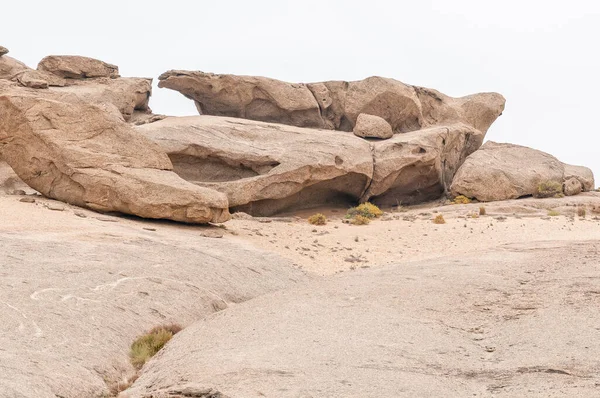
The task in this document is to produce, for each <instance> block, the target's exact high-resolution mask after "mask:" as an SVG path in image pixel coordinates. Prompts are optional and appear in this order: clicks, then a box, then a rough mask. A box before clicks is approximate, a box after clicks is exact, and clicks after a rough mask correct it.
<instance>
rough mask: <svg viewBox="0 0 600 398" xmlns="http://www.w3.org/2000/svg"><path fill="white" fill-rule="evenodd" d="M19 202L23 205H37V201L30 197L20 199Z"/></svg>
mask: <svg viewBox="0 0 600 398" xmlns="http://www.w3.org/2000/svg"><path fill="white" fill-rule="evenodd" d="M19 202H23V203H35V199H34V198H32V197H30V196H26V197H24V198H21V199H19Z"/></svg>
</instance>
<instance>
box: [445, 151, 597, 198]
mask: <svg viewBox="0 0 600 398" xmlns="http://www.w3.org/2000/svg"><path fill="white" fill-rule="evenodd" d="M571 178H574V179H575V180H577V181H579V182H580V183H581V186H580V189H581V191H588V190H590V187H593V185H594V178H593V174H592V172H591V170H589V169H588V168H586V167H581V166H571V165H566V164H564V163H562V162H561V161H560V160H558V159H557V158H555V157H554V156H552V155H550V154H548V153H545V152H542V151H539V150H536V149H532V148H528V147H524V146H520V145H514V144H506V143H496V142H492V141H489V142H486V143H485V144H484V145H483V146H482V147H481V148H480V149H479V150H477V151H476V152H475V153H473V154H472V155H471V156H469V157H468V158H467V159H466V161H465V162H464V164H463V165H462V166H461V167H460V169H459V170H458V172H457V173H456V176H455V177H454V179H453V181H452V187H451V192H452V194H453V195H464V196H467V197H469V198H476V199H478V200H480V201H485V202H487V201H495V200H507V199H516V198H520V197H523V196H530V195H536V194H537V193H538V190H539V187H540V186H541V185H540V184H545V185H548V184H550V185H555V186H558V187H562V186H563V183H564V182H565V180H569V179H571ZM574 182H575V181H574V180H571V181H570V182H569V184H568V185H567V192H565V193H566V194H570V195H573V194H576V193H578V192H577V191H578V190H579V188H577V187H576V186H574V185H576V184H574ZM559 191H560V190H559ZM559 193H560V192H559Z"/></svg>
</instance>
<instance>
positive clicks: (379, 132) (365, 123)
mask: <svg viewBox="0 0 600 398" xmlns="http://www.w3.org/2000/svg"><path fill="white" fill-rule="evenodd" d="M353 132H354V135H355V136H357V137H362V138H380V139H388V138H392V137H393V135H394V132H393V131H392V126H390V124H389V123H388V122H386V121H385V120H384V119H383V118H380V117H379V116H373V115H368V114H366V113H361V114H360V115H358V119H356V125H355V126H354V130H353Z"/></svg>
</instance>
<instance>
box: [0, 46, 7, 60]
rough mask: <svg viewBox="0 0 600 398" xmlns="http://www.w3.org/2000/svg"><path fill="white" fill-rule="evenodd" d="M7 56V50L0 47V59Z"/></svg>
mask: <svg viewBox="0 0 600 398" xmlns="http://www.w3.org/2000/svg"><path fill="white" fill-rule="evenodd" d="M6 54H8V48H6V47H3V46H0V57H1V56H3V55H6Z"/></svg>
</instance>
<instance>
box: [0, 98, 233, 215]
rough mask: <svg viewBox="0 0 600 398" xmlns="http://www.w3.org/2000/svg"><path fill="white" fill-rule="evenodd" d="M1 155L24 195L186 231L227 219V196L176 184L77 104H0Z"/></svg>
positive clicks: (160, 162)
mask: <svg viewBox="0 0 600 398" xmlns="http://www.w3.org/2000/svg"><path fill="white" fill-rule="evenodd" d="M81 120H85V123H81V122H80V121H81ZM0 153H1V155H2V158H3V159H4V160H5V161H6V162H7V163H8V164H9V165H10V166H11V167H12V168H13V170H14V171H15V173H16V174H17V175H18V176H19V177H20V178H21V179H22V180H23V181H24V182H25V183H27V184H28V185H29V186H30V187H32V188H34V189H35V190H37V191H38V192H40V193H42V194H44V195H45V196H47V197H50V198H54V199H58V200H61V201H63V202H67V203H71V204H74V205H77V206H82V207H87V208H90V209H93V210H97V211H102V212H121V213H127V214H133V215H137V216H140V217H144V218H164V219H170V220H174V221H182V222H188V223H207V222H211V221H212V222H222V221H226V220H227V219H228V218H229V212H228V210H227V208H228V203H227V198H226V197H225V195H223V194H221V193H219V192H216V191H214V190H211V189H207V188H202V187H198V186H196V185H193V184H190V183H188V182H186V181H184V180H182V179H181V178H179V177H178V176H177V174H175V173H173V172H172V164H171V162H170V160H169V158H168V157H167V156H166V155H165V154H164V153H163V152H162V151H161V150H160V149H159V148H158V146H156V145H155V144H153V143H152V142H151V141H149V140H147V139H145V138H144V137H141V136H139V135H138V134H136V133H135V132H134V131H133V130H132V127H130V126H129V125H127V124H126V123H125V122H123V121H122V120H121V119H120V118H119V117H117V116H116V115H114V114H110V113H107V112H104V111H103V110H102V109H100V108H98V107H96V106H94V105H91V104H88V103H85V102H83V101H80V102H79V103H77V101H73V102H70V103H67V102H59V101H53V100H46V99H41V98H34V97H30V96H25V95H4V96H0Z"/></svg>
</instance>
